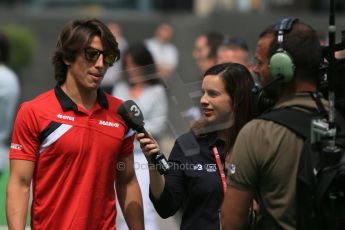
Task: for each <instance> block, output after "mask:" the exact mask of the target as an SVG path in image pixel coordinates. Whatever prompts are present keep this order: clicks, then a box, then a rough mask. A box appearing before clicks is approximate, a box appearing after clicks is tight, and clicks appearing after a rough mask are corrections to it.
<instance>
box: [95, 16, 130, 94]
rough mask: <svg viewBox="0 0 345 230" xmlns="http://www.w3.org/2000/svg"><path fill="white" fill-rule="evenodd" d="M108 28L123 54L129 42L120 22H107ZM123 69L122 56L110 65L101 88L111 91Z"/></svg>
mask: <svg viewBox="0 0 345 230" xmlns="http://www.w3.org/2000/svg"><path fill="white" fill-rule="evenodd" d="M107 26H108V28H109V29H110V31H111V32H112V34H113V35H114V37H115V39H116V41H117V43H118V45H119V50H120V56H122V54H123V52H125V50H126V49H127V47H128V42H127V40H126V38H125V37H124V36H123V35H122V30H121V27H120V25H119V24H117V23H115V22H110V23H108V24H107ZM121 71H122V57H121V58H120V59H119V60H118V61H117V62H115V63H114V65H112V66H109V68H108V70H107V72H106V73H105V75H104V78H103V81H102V83H101V89H103V90H104V91H105V92H107V93H109V94H110V93H111V91H112V89H113V87H114V84H115V82H116V81H117V80H119V78H120V75H121Z"/></svg>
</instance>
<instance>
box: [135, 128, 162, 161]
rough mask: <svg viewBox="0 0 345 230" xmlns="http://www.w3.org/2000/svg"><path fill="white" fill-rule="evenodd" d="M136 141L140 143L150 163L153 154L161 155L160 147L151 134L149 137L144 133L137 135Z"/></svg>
mask: <svg viewBox="0 0 345 230" xmlns="http://www.w3.org/2000/svg"><path fill="white" fill-rule="evenodd" d="M136 139H137V140H138V141H139V143H140V148H141V150H142V151H143V153H144V154H145V156H146V158H147V159H148V161H150V158H151V156H152V155H153V154H157V153H159V151H160V147H159V145H158V143H157V141H156V140H155V139H154V138H153V137H152V135H151V134H150V133H149V137H145V135H144V133H137V135H136Z"/></svg>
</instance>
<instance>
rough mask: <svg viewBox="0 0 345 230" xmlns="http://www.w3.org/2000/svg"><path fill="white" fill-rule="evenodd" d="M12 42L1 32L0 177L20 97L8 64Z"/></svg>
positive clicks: (6, 161) (14, 75)
mask: <svg viewBox="0 0 345 230" xmlns="http://www.w3.org/2000/svg"><path fill="white" fill-rule="evenodd" d="M10 52H11V50H10V43H9V41H8V39H7V37H6V36H5V34H3V33H2V32H0V118H1V122H0V177H1V174H2V173H3V171H4V170H5V169H6V168H7V163H8V155H7V153H8V149H9V138H10V135H11V130H12V123H13V120H14V115H15V112H16V110H17V106H18V102H19V97H20V84H19V81H18V77H17V75H16V74H15V72H13V70H11V69H10V67H9V66H8V64H9V58H10Z"/></svg>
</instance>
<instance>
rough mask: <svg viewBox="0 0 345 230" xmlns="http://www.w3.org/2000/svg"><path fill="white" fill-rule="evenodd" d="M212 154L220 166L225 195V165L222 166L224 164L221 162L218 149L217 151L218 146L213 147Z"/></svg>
mask: <svg viewBox="0 0 345 230" xmlns="http://www.w3.org/2000/svg"><path fill="white" fill-rule="evenodd" d="M212 152H213V155H214V158H215V159H216V163H217V166H218V170H219V174H220V178H221V179H222V185H223V191H224V194H225V192H226V178H225V174H224V169H223V165H222V162H221V161H220V157H219V153H218V149H217V147H216V146H213V147H212Z"/></svg>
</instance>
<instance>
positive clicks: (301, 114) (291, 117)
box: [259, 92, 328, 140]
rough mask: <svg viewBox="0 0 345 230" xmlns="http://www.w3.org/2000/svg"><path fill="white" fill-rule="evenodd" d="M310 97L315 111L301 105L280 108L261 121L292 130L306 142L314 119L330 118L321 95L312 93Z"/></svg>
mask: <svg viewBox="0 0 345 230" xmlns="http://www.w3.org/2000/svg"><path fill="white" fill-rule="evenodd" d="M310 96H311V98H312V99H313V100H314V102H315V104H316V108H315V109H311V108H307V107H304V106H299V105H296V106H291V107H285V108H279V109H274V110H272V111H270V112H268V113H266V114H263V115H261V116H260V117H259V119H263V120H269V121H273V122H275V123H278V124H280V125H282V126H284V127H286V128H288V129H290V130H291V131H292V132H294V133H295V134H296V135H298V136H299V137H301V138H303V139H304V140H306V139H310V135H311V121H312V119H313V118H317V117H326V118H328V113H327V111H326V109H325V107H324V106H323V105H322V102H321V95H320V93H318V92H310Z"/></svg>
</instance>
